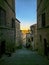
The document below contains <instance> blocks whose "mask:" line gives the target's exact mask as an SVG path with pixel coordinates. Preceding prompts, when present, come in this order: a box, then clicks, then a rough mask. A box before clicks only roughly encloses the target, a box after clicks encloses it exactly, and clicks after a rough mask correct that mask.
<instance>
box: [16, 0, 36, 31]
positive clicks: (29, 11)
mask: <svg viewBox="0 0 49 65" xmlns="http://www.w3.org/2000/svg"><path fill="white" fill-rule="evenodd" d="M15 12H16V18H17V19H18V20H19V21H20V22H21V23H20V24H21V26H20V27H21V29H23V30H24V29H29V28H30V26H31V25H33V24H35V23H36V22H37V20H36V18H37V17H36V0H15Z"/></svg>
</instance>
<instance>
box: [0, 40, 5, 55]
mask: <svg viewBox="0 0 49 65" xmlns="http://www.w3.org/2000/svg"><path fill="white" fill-rule="evenodd" d="M0 48H1V55H3V54H4V53H5V40H4V41H1V46H0Z"/></svg>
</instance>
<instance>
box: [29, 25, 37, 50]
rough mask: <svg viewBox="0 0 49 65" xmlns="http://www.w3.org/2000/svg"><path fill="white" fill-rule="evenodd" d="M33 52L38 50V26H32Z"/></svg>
mask: <svg viewBox="0 0 49 65" xmlns="http://www.w3.org/2000/svg"><path fill="white" fill-rule="evenodd" d="M30 31H31V46H32V50H37V24H34V25H31V26H30Z"/></svg>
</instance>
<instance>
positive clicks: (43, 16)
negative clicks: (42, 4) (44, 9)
mask: <svg viewBox="0 0 49 65" xmlns="http://www.w3.org/2000/svg"><path fill="white" fill-rule="evenodd" d="M42 27H45V13H43V14H42Z"/></svg>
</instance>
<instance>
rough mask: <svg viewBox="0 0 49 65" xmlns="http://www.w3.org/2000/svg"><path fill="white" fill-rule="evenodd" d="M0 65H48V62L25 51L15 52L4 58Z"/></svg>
mask: <svg viewBox="0 0 49 65" xmlns="http://www.w3.org/2000/svg"><path fill="white" fill-rule="evenodd" d="M0 65H49V60H47V59H46V58H44V57H42V56H40V55H38V54H37V53H36V52H32V51H30V50H27V49H19V50H16V52H15V53H13V54H12V56H11V57H7V56H5V57H4V58H3V59H1V60H0Z"/></svg>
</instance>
